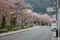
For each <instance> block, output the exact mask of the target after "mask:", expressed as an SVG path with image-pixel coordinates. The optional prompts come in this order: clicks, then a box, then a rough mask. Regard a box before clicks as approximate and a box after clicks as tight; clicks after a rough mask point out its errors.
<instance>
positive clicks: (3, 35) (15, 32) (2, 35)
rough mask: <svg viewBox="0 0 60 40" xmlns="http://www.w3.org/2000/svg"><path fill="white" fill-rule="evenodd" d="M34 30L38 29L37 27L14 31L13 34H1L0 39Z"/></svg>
mask: <svg viewBox="0 0 60 40" xmlns="http://www.w3.org/2000/svg"><path fill="white" fill-rule="evenodd" d="M33 28H36V27H32V28H27V29H21V30H18V31H13V32H8V33H2V34H0V38H2V37H5V36H9V35H14V34H17V33H20V32H24V31H28V30H31V29H33Z"/></svg>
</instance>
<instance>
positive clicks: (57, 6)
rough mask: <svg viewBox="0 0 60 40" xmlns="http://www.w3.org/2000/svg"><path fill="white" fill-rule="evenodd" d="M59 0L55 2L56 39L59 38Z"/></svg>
mask: <svg viewBox="0 0 60 40" xmlns="http://www.w3.org/2000/svg"><path fill="white" fill-rule="evenodd" d="M58 3H59V0H56V20H57V30H56V37H60V12H59V4H58Z"/></svg>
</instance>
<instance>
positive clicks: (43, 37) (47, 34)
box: [0, 26, 52, 40]
mask: <svg viewBox="0 0 60 40" xmlns="http://www.w3.org/2000/svg"><path fill="white" fill-rule="evenodd" d="M51 38H52V32H51V29H50V27H48V26H36V28H33V29H31V30H29V31H25V32H21V33H17V34H14V35H10V36H6V37H2V38H0V40H51Z"/></svg>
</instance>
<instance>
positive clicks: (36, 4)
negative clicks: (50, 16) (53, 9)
mask: <svg viewBox="0 0 60 40" xmlns="http://www.w3.org/2000/svg"><path fill="white" fill-rule="evenodd" d="M53 1H54V0H25V2H27V3H30V4H31V5H32V7H33V11H34V12H38V13H39V12H46V7H48V6H52V5H53Z"/></svg>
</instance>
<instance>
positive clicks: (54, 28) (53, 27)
mask: <svg viewBox="0 0 60 40" xmlns="http://www.w3.org/2000/svg"><path fill="white" fill-rule="evenodd" d="M56 28H57V24H56V23H52V24H51V30H52V31H54V30H56Z"/></svg>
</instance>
